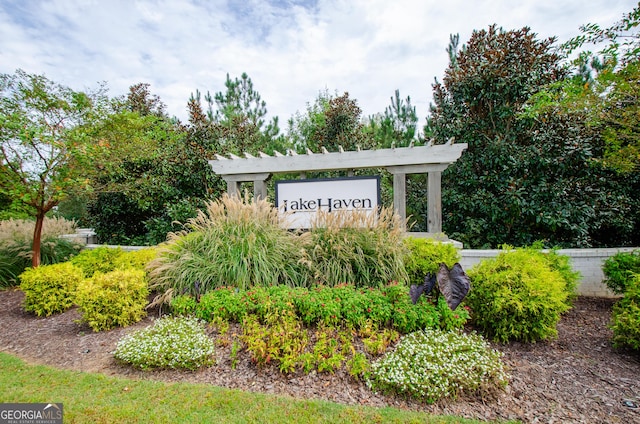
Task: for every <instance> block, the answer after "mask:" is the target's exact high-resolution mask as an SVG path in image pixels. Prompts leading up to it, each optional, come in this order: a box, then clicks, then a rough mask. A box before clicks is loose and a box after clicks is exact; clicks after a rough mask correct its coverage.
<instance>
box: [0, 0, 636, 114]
mask: <svg viewBox="0 0 640 424" xmlns="http://www.w3.org/2000/svg"><path fill="white" fill-rule="evenodd" d="M636 4H637V3H635V2H633V1H629V0H608V1H605V0H596V1H591V2H582V1H578V0H555V1H552V0H538V1H533V0H531V1H521V2H514V1H509V0H485V1H474V2H469V1H463V0H448V1H447V2H444V1H438V2H436V1H433V0H429V1H420V0H395V1H388V0H382V1H380V0H356V1H349V0H307V1H297V0H272V1H260V0H250V1H243V2H240V1H233V0H230V1H223V0H217V1H205V0H190V1H182V0H136V1H134V2H131V1H128V0H112V1H99V0H75V1H73V0H39V1H38V0H32V1H28V2H24V1H21V0H8V1H7V0H5V1H3V2H1V3H0V72H2V73H13V72H14V71H15V69H17V68H23V69H24V70H25V71H27V72H30V73H38V74H45V75H47V77H49V78H50V79H52V80H54V81H56V82H59V83H61V84H65V85H68V86H71V87H73V88H75V89H84V88H88V87H95V86H96V85H97V82H99V81H107V83H108V87H109V88H110V93H111V95H120V94H125V93H126V92H127V90H128V87H129V86H130V85H133V84H135V83H138V82H147V83H150V84H151V90H152V92H153V93H154V94H158V95H159V96H160V97H161V99H162V100H163V101H164V102H165V103H166V104H167V106H168V110H169V112H170V113H171V114H175V115H176V116H178V117H180V118H182V119H184V118H185V117H186V104H187V100H188V98H189V96H190V94H191V93H192V92H195V91H196V89H199V90H200V91H202V92H206V91H211V92H212V93H215V92H217V91H222V90H223V89H224V81H225V78H226V74H227V73H229V75H230V76H231V78H235V77H239V76H240V74H241V73H242V72H247V74H248V75H249V76H250V77H251V79H252V80H253V82H254V86H255V88H256V89H257V90H258V91H259V92H260V94H261V95H262V98H263V100H265V101H266V102H267V108H268V110H269V112H270V114H271V115H277V116H279V117H280V120H281V126H283V125H284V122H286V120H287V119H288V118H289V117H291V116H292V115H293V114H294V113H295V112H296V111H304V110H305V108H306V104H307V103H312V102H313V101H314V100H315V98H316V97H317V95H318V92H320V91H323V90H325V89H328V90H329V91H330V92H334V91H337V92H338V93H342V92H344V91H348V92H349V93H350V96H351V98H355V99H357V101H358V104H359V105H360V107H361V108H362V109H363V114H364V115H365V116H367V115H370V114H374V113H377V112H382V111H384V109H385V108H386V107H387V105H389V103H390V101H389V98H390V97H391V96H392V95H393V93H394V91H395V90H396V89H400V94H401V95H402V96H403V97H406V96H407V95H410V96H411V98H412V102H413V104H414V105H416V106H417V108H418V114H419V115H420V117H421V118H424V117H425V116H426V114H427V110H428V103H429V101H430V99H431V83H432V82H433V80H434V77H437V78H438V79H441V78H442V75H443V74H444V70H445V69H446V66H447V63H448V58H447V55H446V52H445V48H446V46H447V45H448V42H449V35H450V34H455V33H460V38H461V42H465V41H466V40H468V39H469V37H470V35H471V32H472V31H473V30H474V29H485V28H487V27H488V26H489V25H491V24H493V23H496V24H497V25H498V26H502V27H503V28H505V29H516V28H521V27H523V26H529V27H531V29H532V30H533V31H534V32H536V33H538V34H539V36H540V37H541V38H542V37H549V36H557V37H558V38H559V40H560V41H566V40H567V39H569V38H570V37H572V36H574V35H577V34H578V33H579V31H578V28H579V26H580V25H582V24H586V23H590V22H595V23H599V24H601V25H603V26H608V25H610V24H611V23H613V22H614V21H616V20H618V19H620V17H621V16H622V13H625V12H629V11H631V9H632V8H633V7H634V6H635V5H636Z"/></svg>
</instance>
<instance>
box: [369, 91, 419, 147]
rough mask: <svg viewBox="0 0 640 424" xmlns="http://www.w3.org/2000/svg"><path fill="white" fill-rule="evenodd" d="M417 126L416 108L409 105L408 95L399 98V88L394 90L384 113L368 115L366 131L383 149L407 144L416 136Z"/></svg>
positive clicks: (415, 138)
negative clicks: (404, 97)
mask: <svg viewBox="0 0 640 424" xmlns="http://www.w3.org/2000/svg"><path fill="white" fill-rule="evenodd" d="M417 128H418V115H417V113H416V108H415V106H412V105H411V97H410V96H407V98H406V99H402V98H400V90H396V91H395V95H394V97H391V105H390V106H387V108H386V109H385V110H384V114H379V115H374V116H370V117H369V119H368V122H367V125H366V131H367V132H369V133H371V134H372V135H373V138H374V139H375V140H376V144H377V145H378V146H379V147H381V148H385V149H388V148H390V147H407V146H409V145H410V144H411V143H412V142H415V141H416V140H417V138H418V131H417Z"/></svg>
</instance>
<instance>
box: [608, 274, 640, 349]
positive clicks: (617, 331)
mask: <svg viewBox="0 0 640 424" xmlns="http://www.w3.org/2000/svg"><path fill="white" fill-rule="evenodd" d="M611 329H612V330H613V345H614V346H615V347H618V348H622V347H627V348H631V349H634V350H638V351H640V274H635V275H634V276H633V278H631V279H630V280H629V281H628V282H627V285H626V291H625V292H624V297H623V298H622V299H621V300H619V301H618V302H617V303H616V304H615V305H614V306H613V313H612V315H611Z"/></svg>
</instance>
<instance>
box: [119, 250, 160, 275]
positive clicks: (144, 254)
mask: <svg viewBox="0 0 640 424" xmlns="http://www.w3.org/2000/svg"><path fill="white" fill-rule="evenodd" d="M157 252H158V251H157V249H155V248H153V247H148V248H145V249H140V250H132V251H128V252H122V253H121V254H119V255H118V256H116V257H114V258H113V268H114V269H140V270H143V271H144V270H145V268H146V266H147V264H148V263H149V262H151V261H152V260H153V259H155V257H156V254H157Z"/></svg>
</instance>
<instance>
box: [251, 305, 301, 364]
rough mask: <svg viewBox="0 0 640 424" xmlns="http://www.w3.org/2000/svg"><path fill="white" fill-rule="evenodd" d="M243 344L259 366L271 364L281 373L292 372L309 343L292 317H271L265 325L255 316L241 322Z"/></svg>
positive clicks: (297, 322) (286, 315) (267, 318)
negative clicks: (274, 364) (277, 367)
mask: <svg viewBox="0 0 640 424" xmlns="http://www.w3.org/2000/svg"><path fill="white" fill-rule="evenodd" d="M241 340H242V342H243V343H244V344H245V346H246V347H247V351H248V352H249V353H250V354H251V359H252V360H253V362H255V363H256V364H257V365H258V366H264V365H267V364H269V363H271V362H272V361H273V362H274V363H276V364H278V365H279V367H280V370H281V371H282V372H285V373H287V372H292V371H293V370H295V368H296V364H297V363H298V359H299V357H300V355H302V353H303V352H304V350H305V348H306V346H307V344H308V343H309V335H308V333H307V331H306V330H305V329H304V328H303V327H302V323H301V322H300V321H299V320H298V319H296V317H295V316H293V314H282V315H279V314H273V315H269V316H267V317H266V322H265V323H264V324H262V323H260V321H259V320H258V318H257V317H256V316H255V315H247V316H246V317H245V318H244V321H243V323H242V337H241Z"/></svg>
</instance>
